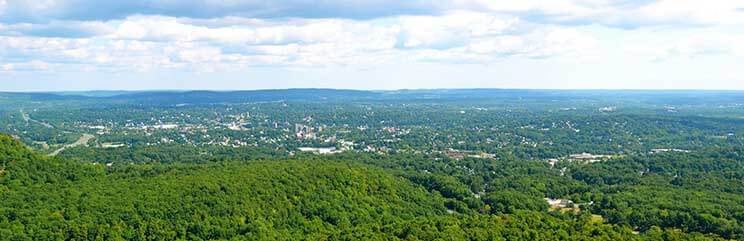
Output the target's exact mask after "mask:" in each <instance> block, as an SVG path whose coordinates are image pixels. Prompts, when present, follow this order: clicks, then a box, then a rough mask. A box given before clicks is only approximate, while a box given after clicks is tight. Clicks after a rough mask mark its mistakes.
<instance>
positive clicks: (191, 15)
mask: <svg viewBox="0 0 744 241" xmlns="http://www.w3.org/2000/svg"><path fill="white" fill-rule="evenodd" d="M743 76H744V1H726V0H708V1H697V0H660V1H652V0H614V1H612V0H553V1H536V0H522V1H498V0H440V1H423V0H410V1H399V0H376V1H375V0H358V1H349V0H325V1H309V0H271V1H259V0H243V1H241V0H227V1H226V0H194V1H189V0H127V1H124V0H122V1H119V0H114V1H96V0H39V1H26V0H0V91H60V90H108V89H117V90H142V89H219V90H226V89H267V88H307V87H316V88H350V89H402V88H409V89H410V88H479V87H480V88H550V89H744V77H743Z"/></svg>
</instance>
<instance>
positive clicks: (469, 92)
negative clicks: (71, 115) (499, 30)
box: [0, 89, 744, 105]
mask: <svg viewBox="0 0 744 241" xmlns="http://www.w3.org/2000/svg"><path fill="white" fill-rule="evenodd" d="M0 97H2V98H4V99H27V100H30V101H54V100H61V101H64V100H81V101H85V100H97V101H104V102H105V101H116V102H127V103H141V104H155V105H157V104H161V105H177V104H195V105H198V104H224V103H245V102H260V101H313V102H324V101H331V102H332V101H396V100H398V101H400V100H409V101H426V100H440V101H447V100H451V101H460V100H577V99H581V100H598V101H620V102H635V101H642V102H654V103H656V102H658V103H664V104H701V103H714V102H721V103H724V102H725V103H729V104H730V103H744V91H707V90H705V91H703V90H700V91H696V90H532V89H530V90H526V89H427V90H423V89H422V90H391V91H367V90H344V89H281V90H242V91H206V90H195V91H175V90H173V91H170V90H162V91H161V90H159V91H82V92H33V93H0Z"/></svg>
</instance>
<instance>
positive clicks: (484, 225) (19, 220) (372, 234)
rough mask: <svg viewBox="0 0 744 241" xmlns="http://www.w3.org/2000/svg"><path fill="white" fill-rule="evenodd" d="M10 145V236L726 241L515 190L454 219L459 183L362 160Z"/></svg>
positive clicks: (0, 150) (1, 188)
mask: <svg viewBox="0 0 744 241" xmlns="http://www.w3.org/2000/svg"><path fill="white" fill-rule="evenodd" d="M0 143H1V144H0V158H1V159H2V162H3V169H2V170H3V171H2V177H1V178H2V179H0V201H2V203H3V206H2V207H0V237H2V239H3V240H164V239H165V240H176V239H188V240H219V239H223V240H226V239H231V240H390V239H392V240H436V239H442V240H528V239H532V240H535V239H537V240H619V239H626V240H706V239H715V237H714V236H710V235H702V234H694V233H692V234H690V233H684V232H681V231H676V230H675V229H662V228H659V227H657V226H653V227H651V228H649V229H648V230H647V231H645V232H643V233H642V234H634V233H633V232H632V229H630V228H629V227H627V226H618V225H610V224H605V223H604V221H602V220H601V219H599V220H597V219H596V218H593V217H592V216H589V215H587V214H585V213H582V214H573V213H561V212H547V205H546V204H544V203H541V202H537V201H535V202H534V203H532V204H531V203H525V202H523V200H520V199H521V198H524V199H527V200H529V198H530V197H529V195H526V194H520V193H519V192H514V191H500V192H494V193H493V194H491V195H489V196H488V197H486V198H484V200H485V203H488V204H489V205H493V206H492V207H493V208H492V209H491V213H479V212H477V211H476V210H469V209H464V210H461V212H453V211H451V210H450V209H448V208H447V207H446V206H447V205H448V204H447V203H448V198H447V197H452V198H454V199H461V198H464V197H462V196H458V194H457V192H458V190H456V188H452V189H453V190H451V191H447V190H448V189H449V188H450V187H448V186H450V185H456V184H450V183H447V182H448V180H447V179H446V178H438V177H435V176H432V177H423V176H418V177H406V175H397V174H393V173H388V172H386V171H384V170H383V169H380V168H376V167H372V166H368V165H363V164H355V163H354V162H340V161H332V160H328V161H323V160H287V161H253V162H240V163H232V162H227V163H214V164H209V165H193V164H180V165H133V166H122V167H117V168H111V169H106V168H104V167H102V166H101V165H94V164H87V163H78V162H70V161H67V160H64V159H59V158H45V157H42V156H39V155H38V154H36V153H34V152H33V151H31V150H29V149H28V148H26V147H24V146H23V145H22V144H19V142H17V141H14V140H12V139H11V138H10V137H9V136H2V137H0ZM451 181H452V182H454V183H456V182H457V181H456V180H451ZM417 182H418V183H422V184H423V185H418V184H416V183H417ZM433 183H436V184H435V185H433V186H432V184H433ZM427 188H428V189H432V190H440V191H442V192H441V193H440V192H439V191H434V192H429V191H427ZM462 192H466V191H462Z"/></svg>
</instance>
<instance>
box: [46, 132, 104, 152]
mask: <svg viewBox="0 0 744 241" xmlns="http://www.w3.org/2000/svg"><path fill="white" fill-rule="evenodd" d="M93 138H95V136H94V135H91V134H83V136H81V137H80V138H79V139H78V140H77V141H75V143H72V144H67V145H64V146H63V147H62V148H59V149H57V150H56V151H54V152H52V153H49V156H56V155H57V154H59V153H60V152H62V151H64V150H65V149H67V148H73V147H76V146H80V145H87V144H88V141H90V140H91V139H93Z"/></svg>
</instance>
